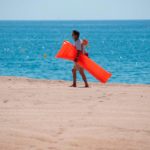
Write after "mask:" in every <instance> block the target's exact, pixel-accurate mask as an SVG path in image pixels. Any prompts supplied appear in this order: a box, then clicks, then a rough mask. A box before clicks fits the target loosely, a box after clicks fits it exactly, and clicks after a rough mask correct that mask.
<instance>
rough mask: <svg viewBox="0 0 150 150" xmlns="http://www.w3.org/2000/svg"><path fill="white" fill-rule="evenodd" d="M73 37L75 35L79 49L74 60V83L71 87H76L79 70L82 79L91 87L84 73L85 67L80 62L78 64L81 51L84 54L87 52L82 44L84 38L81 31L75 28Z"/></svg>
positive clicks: (86, 85) (76, 45)
mask: <svg viewBox="0 0 150 150" xmlns="http://www.w3.org/2000/svg"><path fill="white" fill-rule="evenodd" d="M72 37H73V39H74V41H75V47H76V49H77V55H76V58H75V60H74V66H73V69H72V74H73V84H72V86H71V87H76V86H77V75H76V74H77V71H79V73H80V75H81V76H82V79H83V81H84V83H85V87H89V85H88V82H87V78H86V75H85V73H84V69H83V68H82V67H81V66H80V65H79V64H77V62H78V59H79V56H80V54H81V53H82V54H85V53H86V51H85V48H84V45H83V44H82V40H80V32H79V31H76V30H74V31H73V32H72Z"/></svg>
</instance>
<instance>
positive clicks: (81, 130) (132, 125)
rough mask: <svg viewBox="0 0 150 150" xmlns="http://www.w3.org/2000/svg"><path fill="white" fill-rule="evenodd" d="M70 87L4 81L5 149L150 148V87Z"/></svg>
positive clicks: (1, 130) (1, 119)
mask: <svg viewBox="0 0 150 150" xmlns="http://www.w3.org/2000/svg"><path fill="white" fill-rule="evenodd" d="M70 84H71V82H66V81H52V80H39V79H30V78H20V77H19V78H18V77H10V76H9V77H0V135H1V136H0V141H1V142H0V149H2V150H10V149H11V150H20V149H21V150H27V149H39V150H43V149H44V150H99V149H103V150H107V149H109V150H120V149H121V150H127V149H132V150H141V149H142V150H149V149H150V143H149V141H150V85H132V84H131V85H130V84H125V85H124V84H105V85H104V84H99V83H90V85H91V88H82V87H83V83H81V82H80V83H79V87H78V88H71V87H69V85H70Z"/></svg>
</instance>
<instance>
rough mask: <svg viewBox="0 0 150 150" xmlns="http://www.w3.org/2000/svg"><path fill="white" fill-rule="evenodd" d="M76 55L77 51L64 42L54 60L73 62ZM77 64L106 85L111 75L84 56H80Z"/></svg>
mask: <svg viewBox="0 0 150 150" xmlns="http://www.w3.org/2000/svg"><path fill="white" fill-rule="evenodd" d="M76 55H77V50H76V48H75V46H74V45H72V44H71V43H70V42H68V41H64V42H63V45H62V47H61V49H60V51H59V52H58V54H57V55H56V58H62V59H66V60H71V61H74V59H75V57H76ZM77 63H78V64H79V65H80V66H81V67H83V68H84V69H85V70H86V71H88V72H89V73H90V74H91V75H93V76H94V77H95V78H96V79H97V80H99V81H101V82H102V83H106V82H107V81H108V80H109V78H110V77H111V75H112V74H111V73H109V72H107V71H106V70H104V69H103V68H102V67H100V66H99V65H98V64H96V63H95V62H94V61H92V60H91V59H90V58H88V57H87V56H85V55H84V54H80V56H79V59H78V62H77Z"/></svg>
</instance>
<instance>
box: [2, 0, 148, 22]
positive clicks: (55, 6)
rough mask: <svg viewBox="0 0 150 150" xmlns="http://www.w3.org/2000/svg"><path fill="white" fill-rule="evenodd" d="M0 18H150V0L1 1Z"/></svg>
mask: <svg viewBox="0 0 150 150" xmlns="http://www.w3.org/2000/svg"><path fill="white" fill-rule="evenodd" d="M0 19H1V20H9V19H11V20H12V19H15V20H18V19H20V20H33V19H34V20H51V19H52V20H57V19H59V20H60V19H61V20H82V19H84V20H89V19H102V20H104V19H150V0H0Z"/></svg>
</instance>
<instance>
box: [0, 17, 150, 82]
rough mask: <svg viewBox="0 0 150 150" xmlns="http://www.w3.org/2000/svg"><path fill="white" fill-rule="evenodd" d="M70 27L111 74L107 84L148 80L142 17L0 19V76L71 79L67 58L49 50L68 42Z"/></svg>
mask: <svg viewBox="0 0 150 150" xmlns="http://www.w3.org/2000/svg"><path fill="white" fill-rule="evenodd" d="M74 29H76V30H79V31H80V32H81V38H86V39H88V40H89V46H88V48H87V51H88V52H89V55H90V58H91V59H93V60H94V61H95V62H97V63H98V64H99V65H101V66H102V67H103V68H105V69H106V70H108V71H109V72H111V73H112V74H113V76H112V78H111V79H110V82H111V83H133V84H150V21H148V20H147V21H0V76H18V77H29V78H38V79H50V80H72V74H71V69H72V66H73V63H72V62H69V61H65V60H61V59H56V58H55V55H56V53H57V52H58V50H59V49H60V47H61V44H62V42H63V41H64V40H69V41H70V42H73V41H72V37H71V32H72V30H74ZM86 74H87V77H88V80H89V81H96V80H95V79H94V78H93V77H92V76H91V75H90V74H88V73H86ZM79 80H81V78H80V77H79Z"/></svg>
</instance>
